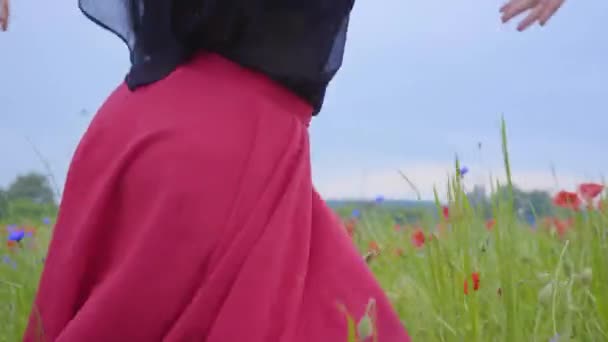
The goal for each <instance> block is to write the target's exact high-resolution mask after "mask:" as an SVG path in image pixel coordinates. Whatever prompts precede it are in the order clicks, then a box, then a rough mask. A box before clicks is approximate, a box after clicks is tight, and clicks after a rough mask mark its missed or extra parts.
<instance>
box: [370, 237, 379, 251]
mask: <svg viewBox="0 0 608 342" xmlns="http://www.w3.org/2000/svg"><path fill="white" fill-rule="evenodd" d="M368 252H370V253H374V254H378V253H380V246H378V243H377V242H376V241H373V240H372V241H370V242H369V246H368Z"/></svg>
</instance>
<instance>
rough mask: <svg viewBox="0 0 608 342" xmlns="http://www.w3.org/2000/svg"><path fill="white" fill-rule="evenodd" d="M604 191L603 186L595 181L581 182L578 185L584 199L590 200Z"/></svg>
mask: <svg viewBox="0 0 608 342" xmlns="http://www.w3.org/2000/svg"><path fill="white" fill-rule="evenodd" d="M602 191H604V186H603V185H602V184H597V183H583V184H581V185H579V186H578V192H579V193H580V194H581V197H582V198H583V199H584V200H585V201H591V200H593V199H594V198H596V197H597V196H598V195H599V194H601V193H602Z"/></svg>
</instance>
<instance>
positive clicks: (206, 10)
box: [79, 0, 354, 114]
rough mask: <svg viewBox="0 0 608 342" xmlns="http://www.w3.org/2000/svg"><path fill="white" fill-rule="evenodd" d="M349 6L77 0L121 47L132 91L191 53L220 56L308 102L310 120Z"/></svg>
mask: <svg viewBox="0 0 608 342" xmlns="http://www.w3.org/2000/svg"><path fill="white" fill-rule="evenodd" d="M353 3H354V0H79V6H80V9H81V10H82V12H83V13H84V14H85V15H86V16H87V17H88V18H90V19H91V20H93V21H94V22H96V23H97V24H99V25H100V26H102V27H104V28H106V29H108V30H110V31H111V32H113V33H115V34H116V35H118V36H119V37H120V38H121V39H123V40H124V42H125V43H126V44H127V46H128V48H129V50H130V55H131V63H132V67H131V70H130V71H129V73H128V75H127V77H126V82H127V85H128V86H129V88H130V89H132V90H134V89H136V88H138V87H140V86H142V85H147V84H150V83H153V82H155V81H158V80H160V79H162V78H164V77H166V76H167V75H169V74H170V73H171V72H172V71H173V70H174V69H175V68H176V67H177V66H178V65H179V64H180V63H183V62H185V61H187V60H188V58H189V57H191V56H192V55H193V54H194V53H195V52H197V51H199V50H207V51H213V52H217V53H220V54H222V55H224V56H225V57H227V58H229V59H231V60H233V61H235V62H236V63H239V64H241V65H243V66H245V67H248V68H252V69H255V70H257V71H260V72H263V73H265V74H266V75H268V76H269V77H270V78H272V79H274V80H275V81H277V82H280V83H282V84H283V85H284V86H286V87H288V88H289V89H291V90H292V91H293V92H295V93H296V94H298V95H300V96H302V97H303V98H304V99H306V100H307V101H309V102H310V103H311V104H312V105H313V106H314V108H315V114H316V113H318V111H319V110H320V108H321V105H322V103H323V98H324V96H325V89H326V88H327V85H328V83H329V82H330V81H331V79H332V78H333V76H334V75H335V73H336V72H337V71H338V69H339V68H340V67H341V65H342V58H343V55H344V47H345V44H346V35H347V28H348V20H349V15H350V11H351V9H352V7H353Z"/></svg>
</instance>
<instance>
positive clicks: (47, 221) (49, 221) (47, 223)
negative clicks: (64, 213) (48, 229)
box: [42, 217, 51, 226]
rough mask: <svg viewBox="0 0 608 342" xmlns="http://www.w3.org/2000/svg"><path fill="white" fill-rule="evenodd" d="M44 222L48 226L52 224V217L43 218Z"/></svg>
mask: <svg viewBox="0 0 608 342" xmlns="http://www.w3.org/2000/svg"><path fill="white" fill-rule="evenodd" d="M42 223H43V224H45V225H47V226H48V225H50V224H51V219H50V218H48V217H45V218H43V219H42Z"/></svg>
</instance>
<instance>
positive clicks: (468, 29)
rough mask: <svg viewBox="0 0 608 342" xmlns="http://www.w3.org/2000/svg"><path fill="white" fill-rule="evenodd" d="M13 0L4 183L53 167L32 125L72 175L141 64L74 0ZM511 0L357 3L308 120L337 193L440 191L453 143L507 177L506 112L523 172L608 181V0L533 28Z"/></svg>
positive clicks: (480, 171) (0, 51)
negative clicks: (86, 137)
mask: <svg viewBox="0 0 608 342" xmlns="http://www.w3.org/2000/svg"><path fill="white" fill-rule="evenodd" d="M12 3H13V5H14V9H13V21H12V27H11V30H10V32H9V33H8V34H0V146H1V147H0V152H1V153H2V164H0V186H1V185H6V184H8V183H9V182H10V181H11V180H12V179H13V178H14V177H15V175H17V174H18V173H23V172H27V171H29V170H40V169H42V164H41V163H40V161H39V159H38V158H37V157H36V154H35V153H34V152H33V150H32V148H31V146H30V145H29V143H28V141H27V139H30V140H31V141H32V142H33V143H34V144H35V145H36V146H37V147H38V149H39V150H40V151H41V152H42V153H43V155H44V156H45V158H46V159H48V161H49V162H50V164H51V166H52V169H53V172H54V174H55V175H56V177H57V178H58V180H59V182H60V183H63V181H64V179H65V174H66V171H67V167H68V164H69V160H70V158H71V155H72V153H73V151H74V149H75V146H76V144H77V142H78V140H79V138H80V137H81V135H82V134H83V132H84V130H85V129H86V127H87V125H88V123H89V121H90V120H91V117H92V115H94V112H95V111H96V109H97V108H98V107H99V105H100V104H101V103H102V102H103V100H104V99H105V97H106V96H107V95H108V94H109V92H110V91H111V90H112V89H113V88H114V87H115V86H116V85H117V84H118V83H119V82H121V81H122V79H123V77H124V75H125V73H126V71H127V70H128V54H127V50H126V48H125V47H124V46H123V45H122V42H121V41H120V40H119V39H117V38H115V37H114V36H112V35H111V34H109V33H107V32H106V31H104V30H102V29H100V28H98V27H97V26H95V25H94V24H93V23H91V22H89V21H88V20H87V19H86V18H85V17H84V16H82V15H81V14H80V13H79V11H78V9H77V6H76V1H34V0H19V1H13V2H12ZM380 3H382V5H380ZM500 5H501V3H500V2H498V1H494V0H491V1H487V2H482V1H473V0H460V1H450V2H447V1H440V0H418V1H412V0H382V1H359V2H358V3H357V4H356V5H355V9H354V12H353V17H352V22H351V29H350V32H349V41H348V44H347V50H346V57H345V61H344V67H343V69H342V70H341V71H340V73H339V75H338V76H337V78H336V79H335V81H334V82H333V83H332V85H331V87H330V89H329V91H328V95H327V100H326V105H325V107H324V109H323V111H322V112H321V114H320V116H319V117H317V118H315V119H314V120H313V124H312V128H311V134H312V141H313V168H314V178H315V183H316V184H317V187H318V189H319V190H320V192H321V193H322V194H323V195H325V197H333V198H335V197H371V196H375V195H376V194H385V195H386V196H387V197H400V198H404V197H405V198H407V197H410V198H411V197H413V196H414V193H413V192H412V191H411V189H410V188H409V187H408V186H407V184H406V183H405V182H403V180H401V179H400V177H399V175H398V174H397V172H396V170H397V169H401V170H402V171H403V172H405V173H406V174H407V175H408V177H409V178H410V179H411V180H412V181H413V182H414V183H416V185H417V186H418V187H419V188H420V190H421V191H422V193H423V195H424V196H425V197H429V196H430V194H431V193H432V187H433V185H434V184H436V185H438V186H443V184H445V179H446V173H447V172H448V171H449V168H450V166H451V163H452V160H453V158H454V155H455V154H458V155H459V156H460V158H461V159H462V161H463V163H465V164H466V165H468V166H469V168H470V169H471V173H470V175H469V176H470V177H468V179H467V182H468V183H470V184H469V185H470V186H472V185H473V184H474V183H481V182H485V181H486V180H487V176H488V174H489V173H490V172H491V171H492V172H494V173H495V174H496V175H499V176H502V175H503V172H502V168H501V165H500V160H501V156H500V136H499V123H500V116H501V115H502V114H504V116H505V118H506V120H507V124H508V129H509V135H510V136H509V138H510V146H511V155H512V163H513V168H514V172H515V180H516V182H517V183H518V184H519V185H521V186H522V187H524V188H542V189H548V190H555V188H556V186H559V187H570V188H571V187H573V186H574V185H575V184H576V183H577V182H579V181H581V180H595V181H598V180H600V176H601V174H602V172H604V171H606V170H608V158H606V157H605V153H606V151H608V140H607V139H605V138H604V136H603V134H602V133H605V132H606V131H607V129H608V103H607V102H606V100H607V99H608V96H607V95H608V86H607V83H606V82H607V80H608V44H607V43H606V32H608V28H607V26H608V2H606V1H604V0H587V1H570V2H568V1H567V4H566V5H565V6H564V8H563V9H562V10H561V12H560V13H558V15H556V16H555V17H554V18H553V19H552V21H551V22H550V24H549V25H548V26H547V27H545V28H542V29H539V28H533V29H532V30H530V31H527V32H524V33H519V32H516V30H515V28H514V26H515V24H516V23H513V24H510V25H502V24H501V23H500V20H499V13H498V8H499V7H500ZM478 142H482V150H481V153H480V151H479V150H478V148H477V146H478ZM551 165H555V167H556V170H557V174H558V176H559V177H558V184H557V185H555V182H554V180H553V178H552V177H551V171H550V170H551V169H550V167H551Z"/></svg>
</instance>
